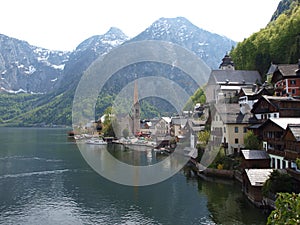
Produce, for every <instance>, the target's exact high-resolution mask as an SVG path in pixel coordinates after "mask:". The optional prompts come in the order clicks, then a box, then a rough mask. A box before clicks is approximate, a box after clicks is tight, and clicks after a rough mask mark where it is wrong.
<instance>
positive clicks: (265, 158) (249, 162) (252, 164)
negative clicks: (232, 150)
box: [241, 149, 270, 169]
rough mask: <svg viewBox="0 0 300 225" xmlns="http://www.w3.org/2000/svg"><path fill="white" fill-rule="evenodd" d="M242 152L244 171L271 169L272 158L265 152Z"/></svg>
mask: <svg viewBox="0 0 300 225" xmlns="http://www.w3.org/2000/svg"><path fill="white" fill-rule="evenodd" d="M241 152H242V163H241V168H242V169H250V168H251V169H264V168H270V156H269V154H268V153H267V152H266V151H264V150H252V149H251V150H250V149H244V150H242V151H241Z"/></svg>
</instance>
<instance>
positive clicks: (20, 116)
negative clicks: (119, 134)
mask: <svg viewBox="0 0 300 225" xmlns="http://www.w3.org/2000/svg"><path fill="white" fill-rule="evenodd" d="M168 23H169V24H168ZM176 23H178V24H176ZM178 26H179V27H178ZM167 28H168V29H167ZM179 28H180V29H179ZM201 34H205V37H203V38H200V36H201ZM209 35H211V36H209ZM215 35H216V34H210V33H209V32H208V31H204V30H203V29H201V28H197V27H196V26H195V25H193V24H192V23H190V22H189V21H188V20H187V19H185V18H184V19H183V18H182V17H177V18H160V19H158V20H157V21H155V22H154V23H153V24H152V25H150V26H149V27H148V28H147V29H146V30H144V31H143V32H141V33H140V34H139V35H137V36H136V37H134V38H132V39H129V38H128V37H127V36H126V35H125V34H124V33H123V32H122V31H121V30H120V29H118V28H113V27H112V28H111V29H109V30H108V31H107V32H106V33H105V34H103V35H94V36H92V37H90V38H88V39H86V40H84V41H82V42H81V43H79V45H78V46H77V47H76V49H75V50H74V51H72V52H68V53H67V60H65V61H64V66H63V70H61V71H60V72H61V73H60V74H59V75H60V76H59V77H55V78H52V80H54V79H56V78H57V80H55V82H56V85H55V86H54V87H53V88H51V89H49V90H47V91H46V92H45V93H46V94H44V95H37V97H36V98H37V99H35V100H32V101H34V105H35V107H34V108H33V109H31V108H30V106H28V107H25V108H26V110H19V109H18V110H14V111H15V112H16V113H14V112H13V113H12V114H11V116H7V115H6V117H3V115H2V114H3V113H1V111H0V121H1V118H5V119H2V122H3V123H4V124H5V123H10V124H14V125H16V126H28V125H30V126H31V125H34V124H43V123H46V124H50V123H52V124H68V125H70V123H71V106H72V99H73V95H74V93H75V90H76V87H77V84H78V82H79V81H80V79H81V76H82V74H83V73H84V71H85V70H86V69H87V68H88V67H89V66H90V65H91V63H92V62H94V60H95V59H97V58H98V57H99V56H103V55H105V54H107V53H108V52H109V51H111V50H112V49H114V48H116V47H117V46H119V45H121V44H125V43H129V42H131V41H140V40H162V41H169V42H173V43H175V44H178V45H180V46H182V47H185V48H187V49H188V50H190V51H192V52H194V53H195V54H196V55H198V56H199V57H200V58H202V59H203V61H204V62H205V60H207V59H211V58H214V59H213V60H212V61H207V62H206V63H207V64H208V65H209V66H210V67H217V66H218V64H219V62H220V61H221V59H222V57H223V56H224V54H225V53H226V52H228V51H230V49H231V48H232V45H233V44H235V42H233V41H232V40H230V39H227V38H226V37H223V36H220V35H216V36H217V38H216V39H217V40H216V41H215V43H216V44H214V42H211V41H212V40H213V39H214V38H213V37H214V36H215ZM224 40H225V42H223V41H224ZM199 43H200V44H199ZM222 43H226V45H225V44H222ZM224 46H225V47H224ZM210 48H212V52H213V53H211V52H208V50H209V49H210ZM217 50H218V51H217ZM216 52H217V53H216ZM215 53H216V54H215ZM0 54H1V52H0ZM212 55H214V56H213V57H212ZM136 68H139V69H145V71H146V73H147V71H148V72H149V71H151V70H153V69H154V70H156V71H160V72H162V73H164V72H163V71H166V70H168V68H167V67H164V66H163V67H161V66H158V67H157V65H154V64H151V66H149V65H138V66H137V67H136ZM133 71H134V69H133V68H129V69H128V68H127V70H124V71H123V72H124V74H121V76H120V79H121V80H118V79H117V80H115V81H113V83H112V87H111V89H110V91H111V92H110V94H109V95H108V94H105V95H103V96H102V97H103V98H102V99H104V100H105V101H104V102H103V101H102V102H100V103H99V104H98V106H97V109H96V111H97V113H99V114H101V113H103V111H104V110H105V108H106V107H108V106H109V105H110V104H111V101H112V99H113V98H112V96H113V95H114V91H116V90H119V88H121V87H120V84H121V83H122V84H123V85H124V84H125V83H126V82H128V81H130V80H131V79H133V78H132V72H133ZM0 73H1V70H0ZM176 73H178V74H177V77H179V78H180V82H182V84H183V83H184V79H186V78H187V77H186V75H184V74H181V75H180V72H179V71H177V72H176ZM166 74H169V73H166ZM119 75H120V74H119ZM142 76H146V74H145V75H142ZM168 76H169V75H168ZM175 77H176V76H175ZM185 77H186V78H185ZM0 85H1V84H0ZM23 85H24V84H23ZM114 87H116V88H114ZM42 93H44V92H42ZM17 101H18V100H16V102H17ZM12 104H13V103H12ZM18 104H19V103H18ZM11 111H13V110H11Z"/></svg>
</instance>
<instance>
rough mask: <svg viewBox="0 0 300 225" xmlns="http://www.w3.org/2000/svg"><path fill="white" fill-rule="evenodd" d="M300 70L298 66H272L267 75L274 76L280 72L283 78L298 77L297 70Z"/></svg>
mask: <svg viewBox="0 0 300 225" xmlns="http://www.w3.org/2000/svg"><path fill="white" fill-rule="evenodd" d="M297 69H299V65H298V64H278V65H276V64H271V66H270V67H269V71H268V73H267V74H273V73H275V72H276V71H280V73H281V74H282V76H296V70H297Z"/></svg>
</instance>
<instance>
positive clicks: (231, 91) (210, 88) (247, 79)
mask: <svg viewBox="0 0 300 225" xmlns="http://www.w3.org/2000/svg"><path fill="white" fill-rule="evenodd" d="M255 83H259V84H260V83H261V76H260V74H259V72H258V71H252V70H235V68H234V62H233V61H232V59H231V58H230V57H229V56H228V55H225V57H224V58H223V59H222V63H221V65H220V67H219V69H218V70H212V71H211V74H210V77H209V79H208V82H207V86H206V99H207V101H208V102H219V101H224V100H225V99H227V100H228V101H229V100H230V99H232V98H234V97H236V98H237V94H238V92H239V91H240V89H241V88H242V87H252V85H253V84H255Z"/></svg>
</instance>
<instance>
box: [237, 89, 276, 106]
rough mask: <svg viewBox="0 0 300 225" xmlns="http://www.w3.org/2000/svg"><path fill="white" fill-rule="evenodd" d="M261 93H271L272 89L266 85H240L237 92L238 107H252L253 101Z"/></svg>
mask: <svg viewBox="0 0 300 225" xmlns="http://www.w3.org/2000/svg"><path fill="white" fill-rule="evenodd" d="M263 95H272V90H270V89H268V88H267V85H263V86H262V87H258V85H256V84H253V87H242V88H241V89H240V92H239V94H238V97H239V104H240V107H241V108H242V107H245V106H246V105H248V106H249V108H250V109H252V108H253V105H254V103H256V102H257V101H258V99H260V98H261V96H263Z"/></svg>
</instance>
